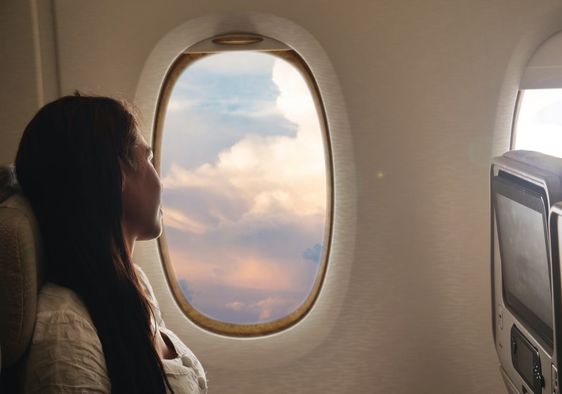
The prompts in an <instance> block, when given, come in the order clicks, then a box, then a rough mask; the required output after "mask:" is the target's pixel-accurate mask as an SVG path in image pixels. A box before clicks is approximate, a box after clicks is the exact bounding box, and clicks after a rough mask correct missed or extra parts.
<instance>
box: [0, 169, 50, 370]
mask: <svg viewBox="0 0 562 394" xmlns="http://www.w3.org/2000/svg"><path fill="white" fill-rule="evenodd" d="M42 281H43V278H42V253H41V242H40V238H39V229H38V226H37V222H36V220H35V217H34V215H33V211H32V210H31V207H30V206H29V203H28V202H27V200H26V199H25V198H24V197H23V195H22V194H21V193H19V192H18V191H17V185H16V184H15V177H14V175H13V171H12V170H11V168H6V167H3V168H0V345H1V348H2V363H1V365H2V368H5V367H9V366H11V365H13V364H15V363H16V362H17V361H18V360H19V359H20V357H21V356H22V355H23V353H24V352H25V350H26V349H27V347H28V345H29V341H30V339H31V335H32V333H33V326H34V323H35V316H36V307H37V293H38V291H39V288H40V286H41V285H42Z"/></svg>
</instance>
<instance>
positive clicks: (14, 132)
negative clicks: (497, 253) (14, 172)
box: [0, 0, 562, 393]
mask: <svg viewBox="0 0 562 394" xmlns="http://www.w3.org/2000/svg"><path fill="white" fill-rule="evenodd" d="M31 5H33V3H32V2H28V1H23V2H17V1H15V0H7V1H4V2H2V3H1V4H0V18H1V19H0V21H1V23H0V51H1V52H0V53H1V55H2V60H1V63H0V67H2V69H1V71H2V73H1V77H0V78H1V81H2V87H3V89H2V90H0V124H1V126H0V141H1V143H0V162H8V161H10V160H11V158H12V157H13V155H14V154H15V149H16V148H17V143H18V141H19V137H20V134H21V131H22V130H23V126H25V123H27V121H28V120H29V119H30V117H31V115H32V114H33V113H34V111H35V110H36V109H37V108H38V106H39V105H40V103H41V94H40V93H38V87H37V86H38V85H40V84H39V82H38V77H37V69H38V68H37V67H36V66H35V65H36V64H37V51H36V49H34V44H33V29H32V26H33V23H32V18H31V16H30V12H31V9H32V6H31ZM54 6H55V14H54V16H55V21H56V24H55V29H54V30H55V31H56V34H57V36H56V38H57V40H56V46H53V45H51V46H52V48H53V50H52V51H50V52H48V53H56V51H55V50H58V67H59V68H58V70H59V75H60V81H59V82H60V92H61V93H62V94H68V93H71V92H72V91H73V90H74V89H80V90H81V91H83V92H85V93H96V94H104V95H115V96H119V97H123V98H126V99H129V100H132V99H133V97H134V94H135V89H136V86H137V83H138V78H139V76H140V73H141V70H142V68H143V65H144V62H145V60H146V59H147V57H148V55H149V54H150V52H151V50H152V49H153V47H154V46H155V45H156V43H157V42H158V41H159V40H160V39H161V38H162V37H163V36H164V35H165V34H166V33H168V32H169V31H171V30H172V29H174V28H175V27H176V26H178V25H180V24H182V23H184V22H185V21H187V20H189V19H191V18H195V17H199V16H203V15H206V14H208V13H215V12H228V11H236V12H239V11H245V10H246V11H261V12H266V13H271V14H274V15H277V16H280V17H283V18H287V19H289V20H291V21H293V22H295V23H297V24H299V25H301V26H302V27H303V28H304V29H306V30H307V31H308V32H310V33H311V34H312V35H313V36H314V37H316V39H317V40H318V41H319V42H320V44H321V45H322V46H323V48H324V50H325V51H326V53H327V54H328V56H329V57H330V60H331V62H332V65H333V66H334V68H335V70H336V73H337V75H338V78H339V84H340V85H341V88H342V92H343V95H344V98H345V106H346V107H347V110H348V117H349V121H350V124H351V130H352V137H353V145H354V150H355V152H354V154H355V160H356V162H355V167H356V169H357V179H358V185H357V188H358V202H357V204H358V205H357V212H358V217H357V230H358V235H357V240H356V244H355V247H356V251H355V256H356V260H355V261H350V264H352V272H351V278H350V282H351V286H350V291H349V293H348V294H346V295H345V300H344V308H343V312H342V314H341V315H339V316H335V318H337V323H336V326H335V327H336V328H335V329H334V331H333V332H332V334H331V336H330V337H329V340H328V341H326V342H325V343H324V344H322V346H319V347H318V348H317V349H315V351H313V352H310V353H309V354H307V355H306V356H304V357H302V358H301V359H299V360H298V361H296V362H295V363H293V364H290V365H286V366H283V367H282V368H277V369H273V368H271V369H260V370H256V371H241V370H238V369H237V366H236V365H233V366H232V368H216V367H214V366H213V365H210V364H206V363H205V360H206V354H205V349H196V354H197V355H198V357H199V358H200V359H201V361H202V362H203V364H204V366H205V368H206V369H207V370H208V378H209V386H210V390H211V392H215V393H223V392H224V393H243V392H268V393H284V392H299V393H312V392H315V393H320V392H327V393H348V392H349V393H351V392H358V393H363V392H373V393H389V392H392V393H430V392H431V393H453V392H454V393H477V392H478V393H501V392H505V389H504V388H503V384H502V382H501V378H500V376H499V373H498V370H497V365H498V362H497V357H496V355H495V351H494V346H493V343H492V337H491V335H492V334H491V319H490V298H491V297H490V275H489V272H490V269H489V264H490V261H489V194H488V193H489V190H488V177H489V163H490V159H491V157H492V154H498V153H501V152H502V151H504V150H506V149H507V148H508V136H509V125H510V117H511V115H512V111H513V104H514V99H515V94H516V90H517V84H518V77H519V76H520V74H521V71H522V68H523V67H524V65H525V62H526V59H528V58H529V56H530V55H531V53H532V51H533V49H534V48H535V47H536V46H537V45H539V44H540V42H541V40H543V39H546V38H547V37H548V35H550V34H551V33H553V32H554V31H555V30H557V29H558V30H560V29H562V22H557V20H558V21H560V20H562V18H561V17H562V5H561V4H560V2H557V1H546V0H542V1H533V2H529V1H524V0H503V1H495V2H490V1H487V0H474V1H470V2H462V1H445V0H427V1H424V2H419V1H413V0H410V1H406V0H403V1H382V0H381V1H367V0H365V1H359V0H355V1H352V2H347V3H346V2H335V1H334V2H332V1H321V0H308V1H286V2H277V1H273V0H260V1H241V0H221V1H218V0H212V1H204V2H202V1H191V2H189V1H180V0H170V1H167V2H160V1H155V0H154V1H139V0H119V1H108V0H106V1H95V2H94V1H76V0H55V4H54ZM44 12H47V13H48V10H47V11H44ZM42 15H43V14H42ZM558 23H559V24H558ZM47 42H49V41H48V40H47ZM51 44H52V42H51ZM45 45H47V44H45ZM5 59H9V60H8V61H7V62H6V60H5ZM50 64H51V65H52V64H53V63H52V62H51V63H50ZM47 68H48V67H47V66H45V67H43V68H40V69H41V70H43V69H45V70H46V69H47ZM53 70H54V71H53ZM50 73H51V75H54V76H55V77H56V74H57V72H56V67H55V68H53V67H51V71H50ZM53 89H54V88H53ZM51 91H52V90H51ZM44 96H46V95H44ZM378 171H382V172H383V173H384V177H383V178H382V179H379V178H378V177H377V176H376V174H377V172H378ZM183 339H184V340H185V342H186V343H187V344H188V346H189V344H190V341H189V338H183ZM209 351H217V349H210V350H209ZM218 351H220V349H218ZM287 351H288V352H291V349H287ZM263 356H264V357H266V356H267V355H265V354H264V355H263Z"/></svg>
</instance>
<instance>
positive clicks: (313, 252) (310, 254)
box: [302, 244, 322, 263]
mask: <svg viewBox="0 0 562 394" xmlns="http://www.w3.org/2000/svg"><path fill="white" fill-rule="evenodd" d="M302 257H304V259H305V260H310V261H313V262H315V263H319V262H320V258H321V257H322V245H320V244H315V245H314V246H313V247H312V248H308V249H306V250H305V251H304V252H303V254H302Z"/></svg>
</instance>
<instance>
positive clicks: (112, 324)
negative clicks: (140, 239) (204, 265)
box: [16, 93, 170, 393]
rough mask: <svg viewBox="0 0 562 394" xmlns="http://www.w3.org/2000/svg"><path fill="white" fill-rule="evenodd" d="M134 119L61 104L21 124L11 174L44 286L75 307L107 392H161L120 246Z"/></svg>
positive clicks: (107, 107)
mask: <svg viewBox="0 0 562 394" xmlns="http://www.w3.org/2000/svg"><path fill="white" fill-rule="evenodd" d="M138 133H139V131H138V127H137V121H136V118H135V116H134V114H133V112H132V111H131V109H130V107H129V106H128V105H127V104H126V103H125V102H121V101H118V100H115V99H112V98H108V97H91V96H88V97H86V96H80V94H79V93H75V95H74V96H66V97H62V98H60V99H58V100H56V101H53V102H51V103H49V104H47V105H45V106H44V107H43V108H41V109H40V110H39V112H38V113H37V114H36V115H35V116H34V117H33V119H32V120H31V121H30V122H29V124H28V125H27V127H26V128H25V131H24V133H23V136H22V138H21V142H20V145H19V148H18V152H17V156H16V175H17V179H18V182H19V184H20V186H21V188H22V190H23V193H24V194H25V196H26V197H27V198H28V200H29V201H30V203H31V206H32V207H33V210H34V213H35V215H36V216H37V220H38V223H39V227H40V230H41V234H42V237H43V243H44V248H45V258H46V277H47V280H49V281H51V282H54V283H56V284H59V285H61V286H65V287H67V288H70V289H72V290H73V291H75V292H76V293H77V294H78V295H79V296H80V297H81V298H82V300H83V301H84V303H85V305H86V307H87V308H88V311H89V313H90V316H91V318H92V321H93V323H94V325H95V327H96V330H97V334H98V337H99V339H100V342H101V344H102V348H103V353H104V357H105V361H106V366H107V372H108V376H109V379H110V380H111V386H112V392H113V393H123V392H126V393H165V392H166V386H168V388H170V386H169V383H168V380H167V379H166V376H165V374H164V369H163V366H162V362H161V360H160V358H159V357H158V354H157V353H156V350H155V348H154V345H153V335H152V330H151V325H150V316H151V313H152V310H151V306H150V304H149V303H148V301H147V298H146V295H145V294H144V292H143V290H142V287H141V286H140V283H139V280H138V277H137V275H136V272H135V269H134V266H133V264H132V262H131V253H130V251H129V250H128V249H127V245H126V243H125V241H124V239H123V233H122V228H121V217H122V211H123V208H122V200H121V190H122V175H121V169H120V164H119V162H120V161H121V162H123V163H126V165H130V166H133V165H134V163H133V158H132V149H131V148H132V146H134V144H135V143H137V141H138V140H139V134H138Z"/></svg>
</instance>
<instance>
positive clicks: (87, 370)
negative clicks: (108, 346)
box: [24, 264, 207, 394]
mask: <svg viewBox="0 0 562 394" xmlns="http://www.w3.org/2000/svg"><path fill="white" fill-rule="evenodd" d="M135 268H136V269H137V273H138V274H139V278H140V281H141V284H142V285H143V287H144V289H145V291H146V294H147V295H148V298H149V301H150V302H151V303H152V305H153V307H154V308H153V309H154V312H155V314H156V316H155V317H156V321H154V319H152V324H153V328H154V325H157V326H158V329H159V330H160V332H161V333H162V334H165V335H166V336H167V337H168V338H169V339H170V342H171V343H172V345H173V346H174V348H175V351H176V354H177V355H178V356H177V357H176V358H174V359H169V360H168V359H162V364H163V366H164V372H165V374H166V377H167V378H168V381H169V383H170V386H171V387H172V389H173V390H174V393H176V394H188V393H189V394H192V393H202V394H206V393H207V378H206V374H205V371H204V369H203V366H202V365H201V363H200V362H199V360H198V359H197V357H195V355H194V354H193V352H192V351H191V350H190V349H189V348H188V347H187V346H186V345H185V344H184V343H183V342H182V341H181V340H180V339H179V338H178V337H177V336H176V335H175V334H174V333H173V332H172V331H170V330H169V329H167V328H166V326H165V325H164V321H163V320H162V314H161V313H160V308H159V306H158V302H157V301H156V297H155V296H154V292H153V290H152V287H151V286H150V283H149V281H148V278H147V277H146V274H145V273H144V272H143V271H142V270H141V268H140V267H139V266H138V265H136V264H135ZM24 376H25V377H24V392H25V393H111V382H110V381H109V378H108V376H107V369H106V365H105V358H104V356H103V350H102V346H101V342H100V340H99V338H98V335H97V332H96V329H95V327H94V324H93V322H92V320H91V318H90V314H89V313H88V310H87V309H86V306H85V305H84V303H83V302H82V300H81V299H80V298H79V297H78V296H77V294H76V293H75V292H73V291H72V290H70V289H68V288H66V287H61V286H58V285H56V284H53V283H50V282H48V283H46V284H45V285H44V286H43V287H42V289H41V291H40V292H39V299H38V305H37V319H36V322H35V328H34V331H33V338H32V340H31V347H30V350H29V355H28V358H27V361H26V364H25V370H24ZM166 390H167V391H168V392H169V390H168V389H167V388H166Z"/></svg>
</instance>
